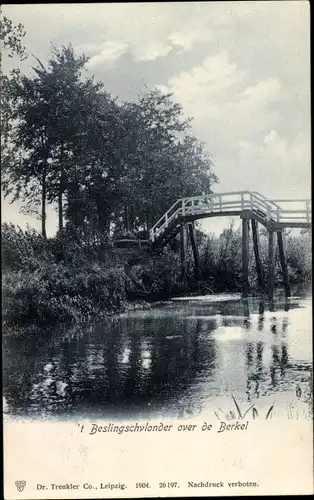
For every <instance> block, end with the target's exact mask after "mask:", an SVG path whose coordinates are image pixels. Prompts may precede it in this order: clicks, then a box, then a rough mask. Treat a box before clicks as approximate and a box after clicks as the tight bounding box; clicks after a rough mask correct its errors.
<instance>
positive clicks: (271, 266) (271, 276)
mask: <svg viewBox="0 0 314 500" xmlns="http://www.w3.org/2000/svg"><path fill="white" fill-rule="evenodd" d="M275 257H276V245H275V238H274V231H273V230H272V229H269V230H268V298H269V299H273V297H274V289H275V264H276V260H275Z"/></svg>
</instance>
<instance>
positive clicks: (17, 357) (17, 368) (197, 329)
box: [3, 294, 312, 419]
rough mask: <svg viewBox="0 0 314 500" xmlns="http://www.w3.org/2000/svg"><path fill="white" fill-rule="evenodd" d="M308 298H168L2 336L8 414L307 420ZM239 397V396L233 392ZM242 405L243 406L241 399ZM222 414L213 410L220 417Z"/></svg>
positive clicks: (310, 331) (309, 408) (309, 403)
mask: <svg viewBox="0 0 314 500" xmlns="http://www.w3.org/2000/svg"><path fill="white" fill-rule="evenodd" d="M311 312H312V299H311V297H310V296H309V295H307V296H294V297H292V298H290V299H288V300H285V299H284V298H283V297H281V296H280V294H279V296H278V297H277V298H276V300H275V301H274V302H273V303H269V302H268V301H265V300H261V299H258V298H250V299H248V300H243V299H241V298H240V297H239V296H238V295H220V296H219V295H216V296H215V295H212V296H201V297H194V298H185V299H177V300H171V301H168V302H165V303H159V304H155V305H154V306H153V307H152V308H151V309H149V310H144V311H142V310H137V311H133V312H131V313H128V314H122V315H119V316H116V317H114V318H110V319H108V320H106V321H103V322H101V323H99V324H95V325H94V326H93V327H90V328H88V329H87V328H86V329H84V330H68V331H65V330H64V328H63V329H59V330H58V331H55V332H53V334H52V335H51V333H50V332H42V334H39V335H38V334H37V335H36V336H35V337H34V336H29V338H28V339H27V340H17V339H12V338H10V337H9V336H8V337H5V340H4V386H3V396H4V413H5V415H7V416H10V417H11V418H12V417H22V418H25V417H40V418H49V419H54V418H62V419H65V418H73V417H75V416H82V417H90V418H94V417H98V418H110V419H115V418H117V419H125V418H126V419H128V418H130V419H134V418H136V419H141V418H143V419H147V418H162V417H167V418H192V417H194V416H200V415H208V416H210V417H212V418H216V417H217V418H222V419H224V418H228V415H230V416H232V413H230V412H233V417H234V418H235V417H236V416H237V415H238V413H237V412H238V408H239V409H240V411H241V413H242V414H243V412H244V410H246V409H249V407H250V406H251V405H253V404H254V405H255V408H256V410H257V413H256V415H257V414H258V415H259V416H261V415H262V416H263V418H264V416H265V415H266V414H267V411H268V410H269V409H270V407H271V406H273V410H272V412H271V414H270V416H272V417H273V415H276V414H278V415H279V414H280V415H283V414H284V415H286V416H287V418H291V419H292V418H301V417H305V418H311V417H310V415H311V402H310V399H311V395H310V389H309V388H310V381H311V376H312V375H311V373H312V322H311V321H312V314H311ZM233 398H235V400H236V403H235V401H234V399H233ZM236 405H238V408H237V406H236ZM215 416H216V417H215Z"/></svg>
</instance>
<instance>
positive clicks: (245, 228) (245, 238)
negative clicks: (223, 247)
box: [242, 217, 249, 298]
mask: <svg viewBox="0 0 314 500" xmlns="http://www.w3.org/2000/svg"><path fill="white" fill-rule="evenodd" d="M248 294H249V219H248V218H247V217H243V218H242V297H244V298H246V297H247V296H248Z"/></svg>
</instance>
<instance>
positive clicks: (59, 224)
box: [58, 179, 63, 234]
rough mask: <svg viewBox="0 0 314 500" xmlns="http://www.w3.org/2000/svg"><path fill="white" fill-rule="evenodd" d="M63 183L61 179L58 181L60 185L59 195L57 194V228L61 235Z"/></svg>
mask: <svg viewBox="0 0 314 500" xmlns="http://www.w3.org/2000/svg"><path fill="white" fill-rule="evenodd" d="M62 195H63V183H62V179H60V185H59V193H58V226H59V233H60V234H61V233H62V232H63V197H62Z"/></svg>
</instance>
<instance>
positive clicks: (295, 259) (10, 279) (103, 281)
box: [2, 224, 311, 327]
mask: <svg viewBox="0 0 314 500" xmlns="http://www.w3.org/2000/svg"><path fill="white" fill-rule="evenodd" d="M198 240H199V241H198V245H199V250H200V261H201V276H200V280H199V281H198V282H197V281H196V280H195V277H194V267H193V259H192V255H191V253H189V255H188V263H187V265H188V279H187V282H186V283H185V284H184V285H183V284H182V282H181V280H180V274H181V265H180V255H179V251H178V248H177V247H176V243H175V242H174V244H173V246H172V249H170V248H168V247H167V248H165V249H163V250H161V251H160V252H159V253H156V254H150V253H147V252H143V251H140V250H139V249H133V250H123V251H121V250H117V249H115V248H114V247H113V244H112V242H111V241H110V239H109V238H107V239H104V240H103V241H100V242H97V245H96V244H93V245H84V244H82V243H81V242H80V240H79V238H78V236H77V235H76V234H74V233H71V232H70V231H67V232H65V233H64V234H63V235H62V236H61V237H60V236H59V237H56V238H52V239H45V238H43V237H42V236H41V235H39V234H38V233H37V232H35V231H34V230H28V231H22V230H21V229H19V228H16V227H14V226H13V225H9V224H3V225H2V266H3V282H2V286H3V295H2V297H3V301H2V309H3V320H4V322H5V324H6V325H12V326H14V325H24V326H25V327H27V326H31V325H33V324H36V325H39V326H46V325H51V324H54V323H58V322H63V323H73V322H82V321H93V320H95V319H99V318H101V317H102V316H106V315H111V314H114V313H117V312H121V311H124V310H126V309H129V308H132V307H135V306H138V301H139V300H160V299H165V298H169V297H171V296H173V295H177V294H183V293H184V294H192V293H195V292H197V293H217V292H223V291H229V292H230V291H231V292H238V291H240V290H241V234H240V233H239V231H235V230H234V229H233V228H232V227H231V228H230V229H228V230H227V231H224V233H223V234H222V235H221V236H220V237H214V236H210V237H208V236H205V235H202V234H201V233H199V234H198ZM310 251H311V249H310V236H309V235H308V234H304V235H302V236H300V237H292V236H288V239H287V259H288V266H289V274H290V279H291V282H292V283H302V282H303V283H304V282H306V281H309V280H310V278H311V257H310V255H311V253H310ZM251 252H252V249H251ZM261 256H262V261H263V263H264V269H265V272H266V270H267V266H266V261H267V241H266V239H265V240H263V238H261ZM266 277H267V276H266ZM281 280H282V277H281V273H280V268H279V266H277V274H276V282H277V286H280V285H281ZM250 282H251V291H252V292H253V293H254V292H256V291H257V290H258V287H257V282H256V273H255V266H254V257H253V255H251V259H250ZM136 301H137V302H136Z"/></svg>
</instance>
